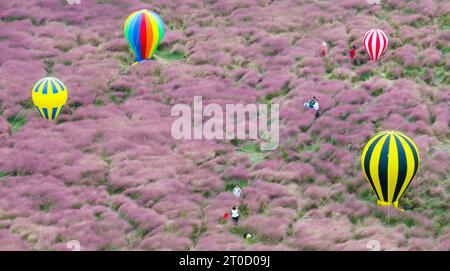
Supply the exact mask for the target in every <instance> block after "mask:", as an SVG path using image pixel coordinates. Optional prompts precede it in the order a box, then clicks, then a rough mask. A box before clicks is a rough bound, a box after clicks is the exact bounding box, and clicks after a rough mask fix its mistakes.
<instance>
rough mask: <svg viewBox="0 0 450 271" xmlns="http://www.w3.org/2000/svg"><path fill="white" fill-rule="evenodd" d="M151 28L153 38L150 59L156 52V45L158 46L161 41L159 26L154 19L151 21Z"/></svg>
mask: <svg viewBox="0 0 450 271" xmlns="http://www.w3.org/2000/svg"><path fill="white" fill-rule="evenodd" d="M150 27H151V28H152V32H153V36H152V49H151V51H152V53H151V54H150V55H149V57H152V55H153V54H154V52H155V50H156V45H157V44H158V39H159V33H158V32H159V31H158V24H157V22H156V20H155V19H154V18H152V19H151V20H150Z"/></svg>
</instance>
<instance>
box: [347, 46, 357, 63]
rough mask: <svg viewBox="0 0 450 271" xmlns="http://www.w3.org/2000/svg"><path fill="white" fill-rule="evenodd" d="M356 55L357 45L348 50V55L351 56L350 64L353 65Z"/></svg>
mask: <svg viewBox="0 0 450 271" xmlns="http://www.w3.org/2000/svg"><path fill="white" fill-rule="evenodd" d="M355 54H356V47H355V45H353V46H352V47H351V48H350V49H349V50H348V55H349V56H350V62H351V63H353V58H354V57H355Z"/></svg>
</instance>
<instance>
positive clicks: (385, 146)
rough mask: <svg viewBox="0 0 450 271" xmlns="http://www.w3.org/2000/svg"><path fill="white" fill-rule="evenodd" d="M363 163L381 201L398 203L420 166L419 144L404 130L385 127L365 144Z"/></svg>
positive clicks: (395, 204)
mask: <svg viewBox="0 0 450 271" xmlns="http://www.w3.org/2000/svg"><path fill="white" fill-rule="evenodd" d="M361 165H362V169H363V172H364V175H365V176H366V178H367V180H368V181H369V183H370V186H371V187H372V190H373V191H374V193H375V194H376V196H377V198H378V205H381V206H390V205H394V206H395V207H398V200H399V199H400V198H401V197H402V195H403V194H404V193H405V191H406V189H407V188H408V186H409V184H410V183H411V180H412V179H413V178H414V176H415V175H416V173H417V170H418V168H419V166H420V156H419V151H418V149H417V146H416V145H415V144H414V142H413V141H412V140H411V139H410V138H409V137H407V136H405V135H404V134H403V133H400V132H397V131H384V132H380V133H378V134H376V135H375V136H374V137H372V138H371V139H370V140H369V142H368V143H367V145H366V146H365V147H364V150H363V153H362V156H361Z"/></svg>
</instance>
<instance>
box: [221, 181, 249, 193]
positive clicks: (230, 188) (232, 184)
mask: <svg viewBox="0 0 450 271" xmlns="http://www.w3.org/2000/svg"><path fill="white" fill-rule="evenodd" d="M236 184H237V185H239V187H240V188H241V189H242V188H244V187H246V186H248V182H247V180H242V179H239V180H232V181H227V182H226V183H225V187H224V189H225V191H229V192H232V191H233V189H234V187H235V186H236Z"/></svg>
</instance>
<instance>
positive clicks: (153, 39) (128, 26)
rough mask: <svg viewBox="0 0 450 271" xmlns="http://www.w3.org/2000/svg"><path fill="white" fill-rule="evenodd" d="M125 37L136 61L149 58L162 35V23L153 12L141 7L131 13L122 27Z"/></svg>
mask: <svg viewBox="0 0 450 271" xmlns="http://www.w3.org/2000/svg"><path fill="white" fill-rule="evenodd" d="M123 29H124V32H125V39H126V40H127V42H128V45H130V48H131V50H133V53H134V55H135V57H136V62H138V63H139V62H141V61H143V60H146V59H150V58H151V57H152V56H153V53H154V52H155V51H156V49H157V48H158V46H159V43H160V42H161V40H162V38H163V37H164V23H163V21H162V20H161V18H160V17H159V16H158V15H157V14H156V13H154V12H152V11H150V10H147V9H143V10H140V11H136V12H134V13H132V14H131V15H130V16H128V18H127V19H126V21H125V25H124V27H123Z"/></svg>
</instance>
